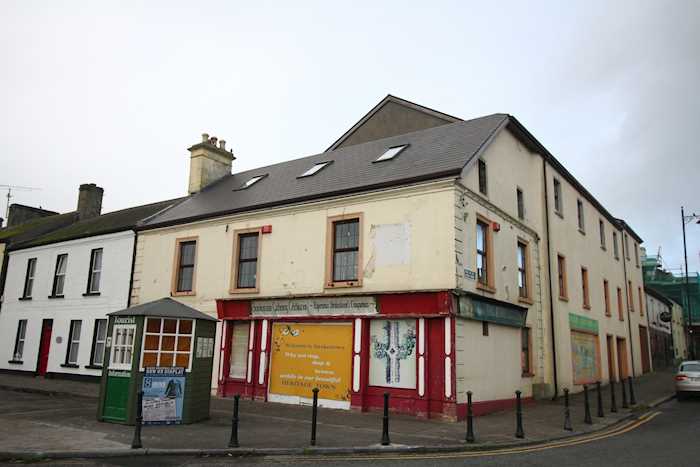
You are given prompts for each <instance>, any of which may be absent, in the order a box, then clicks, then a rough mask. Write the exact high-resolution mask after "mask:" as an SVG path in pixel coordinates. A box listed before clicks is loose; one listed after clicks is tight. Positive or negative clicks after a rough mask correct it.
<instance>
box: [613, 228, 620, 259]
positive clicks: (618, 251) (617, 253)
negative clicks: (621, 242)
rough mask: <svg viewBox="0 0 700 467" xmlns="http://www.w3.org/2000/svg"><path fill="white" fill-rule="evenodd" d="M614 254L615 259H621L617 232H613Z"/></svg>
mask: <svg viewBox="0 0 700 467" xmlns="http://www.w3.org/2000/svg"><path fill="white" fill-rule="evenodd" d="M613 254H614V255H615V259H620V247H619V246H618V244H617V232H613Z"/></svg>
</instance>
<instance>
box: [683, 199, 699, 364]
mask: <svg viewBox="0 0 700 467" xmlns="http://www.w3.org/2000/svg"><path fill="white" fill-rule="evenodd" d="M694 220H697V221H698V223H700V216H697V215H696V214H695V213H693V214H692V215H690V216H686V215H685V211H684V210H683V206H681V224H683V254H684V256H685V299H686V303H687V304H688V327H689V328H690V329H689V332H688V333H689V334H690V335H691V338H690V358H692V359H693V360H695V353H696V352H695V336H694V335H693V334H694V333H693V329H692V328H693V308H692V305H691V304H690V285H689V282H688V249H687V247H686V242H685V224H686V221H687V222H692V221H694Z"/></svg>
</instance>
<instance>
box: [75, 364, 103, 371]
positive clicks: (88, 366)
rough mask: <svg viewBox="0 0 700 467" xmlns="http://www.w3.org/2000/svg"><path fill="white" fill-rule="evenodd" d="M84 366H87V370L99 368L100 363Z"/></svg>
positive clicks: (100, 366) (100, 367)
mask: <svg viewBox="0 0 700 467" xmlns="http://www.w3.org/2000/svg"><path fill="white" fill-rule="evenodd" d="M76 366H78V365H76ZM85 368H87V369H88V370H101V369H102V365H85Z"/></svg>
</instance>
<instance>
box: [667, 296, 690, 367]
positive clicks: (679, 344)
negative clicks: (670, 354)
mask: <svg viewBox="0 0 700 467" xmlns="http://www.w3.org/2000/svg"><path fill="white" fill-rule="evenodd" d="M671 315H672V316H673V322H672V326H671V330H672V333H673V348H674V353H675V357H676V360H677V361H678V360H684V359H686V358H688V341H687V340H686V334H685V326H684V325H683V307H682V306H680V305H679V304H678V303H676V302H673V306H672V307H671Z"/></svg>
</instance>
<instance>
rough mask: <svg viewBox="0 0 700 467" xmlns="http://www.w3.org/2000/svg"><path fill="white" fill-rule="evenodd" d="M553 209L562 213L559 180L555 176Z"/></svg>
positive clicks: (561, 214)
mask: <svg viewBox="0 0 700 467" xmlns="http://www.w3.org/2000/svg"><path fill="white" fill-rule="evenodd" d="M554 211H555V212H556V213H557V214H559V215H560V216H563V215H564V209H563V203H562V195H561V182H560V181H559V180H558V179H556V178H555V179H554Z"/></svg>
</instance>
